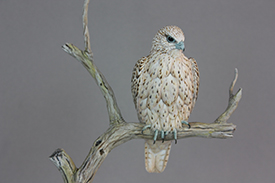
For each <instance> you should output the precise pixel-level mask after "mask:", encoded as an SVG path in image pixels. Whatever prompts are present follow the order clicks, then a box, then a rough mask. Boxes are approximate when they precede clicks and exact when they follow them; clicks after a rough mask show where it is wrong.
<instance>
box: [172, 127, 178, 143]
mask: <svg viewBox="0 0 275 183" xmlns="http://www.w3.org/2000/svg"><path fill="white" fill-rule="evenodd" d="M173 132H174V139H175V144H177V142H178V141H177V139H178V137H177V136H178V134H177V130H174V131H173Z"/></svg>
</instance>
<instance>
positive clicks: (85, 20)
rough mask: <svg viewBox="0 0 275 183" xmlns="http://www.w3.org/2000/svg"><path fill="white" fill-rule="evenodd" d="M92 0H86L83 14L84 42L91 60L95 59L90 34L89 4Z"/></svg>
mask: <svg viewBox="0 0 275 183" xmlns="http://www.w3.org/2000/svg"><path fill="white" fill-rule="evenodd" d="M89 2H90V0H85V1H84V5H83V15H82V21H83V35H84V44H85V52H86V53H87V55H88V57H89V59H90V60H92V59H93V52H92V50H91V44H90V34H89V29H88V6H89Z"/></svg>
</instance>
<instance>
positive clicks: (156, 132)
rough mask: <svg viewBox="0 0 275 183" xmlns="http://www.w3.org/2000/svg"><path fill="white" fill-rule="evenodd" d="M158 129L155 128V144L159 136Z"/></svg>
mask: <svg viewBox="0 0 275 183" xmlns="http://www.w3.org/2000/svg"><path fill="white" fill-rule="evenodd" d="M158 132H159V131H158V130H155V134H154V142H153V144H155V143H156V140H157V137H158Z"/></svg>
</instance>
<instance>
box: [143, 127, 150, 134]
mask: <svg viewBox="0 0 275 183" xmlns="http://www.w3.org/2000/svg"><path fill="white" fill-rule="evenodd" d="M147 128H151V125H145V126H144V127H143V128H142V130H141V134H143V131H144V130H146V129H147Z"/></svg>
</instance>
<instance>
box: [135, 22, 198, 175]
mask: <svg viewBox="0 0 275 183" xmlns="http://www.w3.org/2000/svg"><path fill="white" fill-rule="evenodd" d="M184 49H185V47H184V34H183V32H182V30H181V29H180V28H179V27H177V26H166V27H164V28H162V29H160V30H159V31H158V32H157V34H156V35H155V37H154V39H153V42H152V48H151V51H150V54H149V55H148V56H147V57H142V58H141V59H140V60H138V61H137V63H136V65H135V67H134V69H133V75H132V86H131V89H132V95H133V98H134V103H135V107H136V110H137V114H138V118H139V121H140V122H141V123H145V124H146V126H145V128H144V129H143V130H145V129H146V128H150V129H151V130H152V131H154V134H155V135H154V139H152V140H146V141H145V167H146V170H147V171H148V172H158V173H159V172H162V171H163V170H164V169H165V167H166V164H167V161H168V157H169V154H170V149H171V141H164V140H165V135H167V134H168V133H173V134H174V138H175V143H176V142H177V130H178V129H181V128H183V127H187V128H188V126H189V128H190V125H189V124H188V122H187V121H188V118H189V116H190V113H191V111H192V109H193V107H194V105H195V102H196V100H197V97H198V90H199V70H198V66H197V63H196V60H195V59H193V58H187V57H186V56H185V55H184V54H183V51H184ZM158 134H160V135H161V138H162V139H163V140H162V141H156V139H157V135H158Z"/></svg>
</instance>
